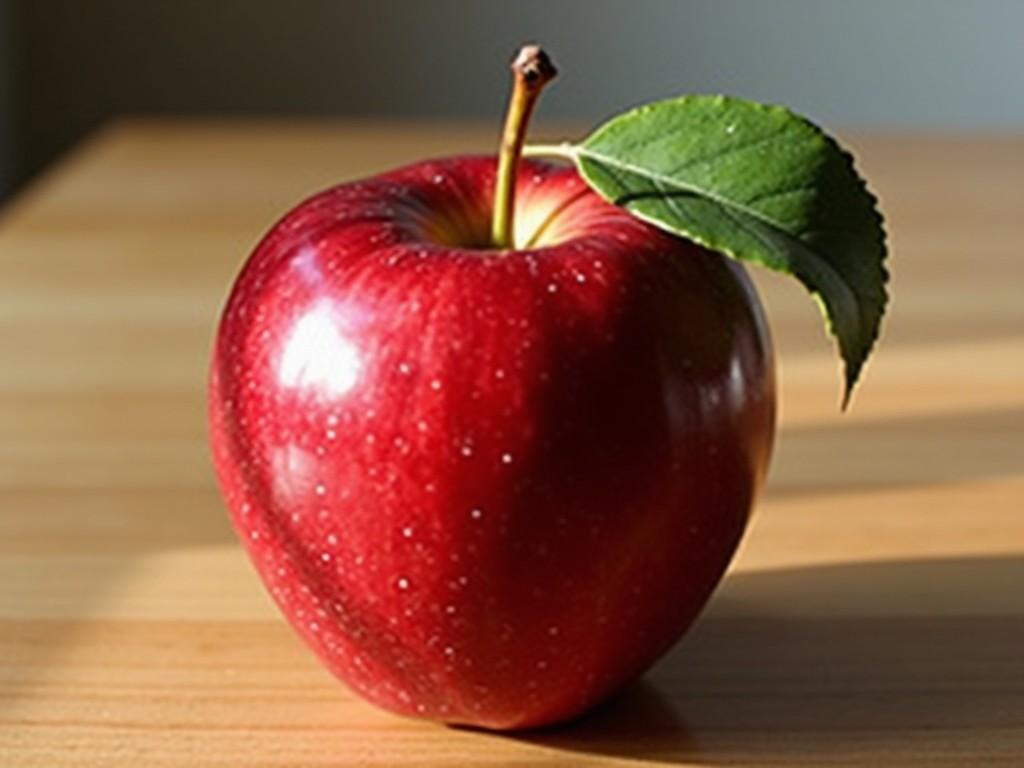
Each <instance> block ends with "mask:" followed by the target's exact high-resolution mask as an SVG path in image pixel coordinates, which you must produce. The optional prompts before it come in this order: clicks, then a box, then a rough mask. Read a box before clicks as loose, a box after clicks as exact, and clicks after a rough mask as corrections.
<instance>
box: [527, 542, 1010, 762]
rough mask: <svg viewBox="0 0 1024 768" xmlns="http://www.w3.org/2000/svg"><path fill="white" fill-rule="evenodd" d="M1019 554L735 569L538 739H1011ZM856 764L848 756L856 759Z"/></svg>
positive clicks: (790, 746) (587, 749)
mask: <svg viewBox="0 0 1024 768" xmlns="http://www.w3.org/2000/svg"><path fill="white" fill-rule="evenodd" d="M1022 585H1024V558H1016V557H990V558H965V559H937V560H922V561H894V562H877V563H857V564H851V565H835V566H820V567H803V568H788V569H780V570H772V571H761V572H747V573H737V574H734V575H732V576H730V577H729V578H728V579H727V580H726V582H725V583H724V584H723V585H722V588H721V589H720V591H719V593H718V594H717V596H716V597H715V599H714V600H713V601H712V604H711V605H710V606H709V608H708V611H707V613H706V614H705V616H704V618H703V619H701V620H700V621H699V622H698V624H697V625H696V626H694V627H693V629H692V630H691V631H690V633H689V634H688V635H687V636H686V638H685V639H684V640H683V641H682V642H681V643H680V644H679V645H678V646H676V648H675V649H674V650H673V651H672V652H670V653H669V654H668V655H667V656H666V657H665V658H664V659H662V661H661V662H659V663H658V664H657V665H656V666H655V667H654V669H653V670H652V671H651V672H650V673H649V674H648V675H647V677H646V679H645V680H644V681H643V682H642V683H640V684H637V685H634V686H632V687H630V688H628V689H627V690H626V691H624V692H623V693H622V694H620V695H619V696H618V697H617V698H615V699H613V700H612V701H610V702H609V703H607V704H606V705H605V706H603V707H601V708H599V709H598V710H596V711H595V712H593V713H591V714H589V715H587V716H585V717H583V718H582V719H580V720H577V721H575V722H572V723H569V724H567V725H564V726H561V727H556V728H552V729H549V730H544V731H536V732H531V733H526V734H518V735H516V736H512V737H509V738H517V739H521V740H523V741H525V742H527V743H531V744H535V745H538V746H542V747H546V748H548V749H554V750H558V751H564V752H567V753H575V754H577V755H578V756H580V757H582V756H583V755H591V756H605V757H619V758H630V759H631V760H633V761H637V762H649V763H652V764H659V765H677V764H689V763H692V762H695V761H699V762H701V763H702V764H713V765H739V764H743V765H749V764H752V763H756V764H771V765H790V764H801V765H804V764H810V765H820V764H823V763H824V762H829V763H830V764H831V762H832V761H834V760H842V759H849V758H851V757H852V756H856V757H857V759H858V760H860V761H861V762H863V763H864V764H886V765H892V764H899V763H901V762H911V763H913V764H915V765H918V764H924V763H927V762H928V761H929V760H946V761H948V760H950V759H953V760H956V759H960V760H963V761H964V762H965V764H976V763H977V761H978V760H980V759H981V758H983V757H984V758H985V759H993V760H997V759H1005V760H1007V761H1008V764H1009V762H1012V760H1013V757H1014V756H1016V757H1017V758H1019V757H1020V755H1021V754H1022V753H1024V651H1022V649H1024V590H1022V589H1021V587H1022ZM858 764H860V763H858Z"/></svg>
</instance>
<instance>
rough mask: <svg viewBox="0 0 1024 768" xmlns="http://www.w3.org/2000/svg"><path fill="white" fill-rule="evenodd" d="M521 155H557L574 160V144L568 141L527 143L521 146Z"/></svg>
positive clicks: (561, 158) (560, 157) (562, 158)
mask: <svg viewBox="0 0 1024 768" xmlns="http://www.w3.org/2000/svg"><path fill="white" fill-rule="evenodd" d="M523 157H557V158H559V159H560V160H568V161H570V162H575V160H576V145H575V144H573V143H572V142H570V141H563V142H560V143H558V144H527V145H526V146H525V147H523Z"/></svg>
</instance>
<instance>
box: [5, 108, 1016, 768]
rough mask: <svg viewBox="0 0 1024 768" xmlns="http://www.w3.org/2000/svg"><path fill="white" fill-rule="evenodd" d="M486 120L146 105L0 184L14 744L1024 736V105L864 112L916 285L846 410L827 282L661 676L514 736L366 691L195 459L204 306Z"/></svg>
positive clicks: (923, 757)
mask: <svg viewBox="0 0 1024 768" xmlns="http://www.w3.org/2000/svg"><path fill="white" fill-rule="evenodd" d="M493 140H494V136H493V128H492V127H491V126H472V125H464V124H456V125H444V124H432V125H421V126H410V125H407V124H382V123H366V124H358V123H344V124H296V123H265V124H259V123H241V124H234V123H212V122H192V123H187V122H178V123H175V122H149V123H146V122H132V123H124V124H120V125H117V126H114V127H112V128H110V129H108V130H106V131H104V132H102V133H100V134H99V135H97V136H95V137H94V138H93V139H92V140H90V141H89V142H87V143H86V144H85V145H84V146H83V147H81V148H80V149H79V150H77V151H76V152H74V153H73V154H72V155H71V156H69V157H67V158H66V159H65V160H64V161H63V162H61V163H60V164H59V165H58V166H57V167H56V169H55V170H53V171H52V172H51V173H49V174H48V175H47V176H46V177H44V178H43V179H42V180H41V181H39V182H38V183H37V184H36V185H35V186H34V187H32V188H31V189H30V190H29V191H28V192H27V193H26V194H25V195H23V196H22V197H21V198H20V199H18V200H17V201H16V202H15V203H14V204H13V205H11V206H9V207H8V209H7V210H6V211H5V212H4V213H3V215H2V217H0V349H2V350H3V360H4V363H3V365H2V366H0V765H2V766H5V767H6V766H18V767H19V768H20V767H21V766H26V767H27V766H40V767H41V768H42V767H45V768H55V767H59V766H126V765H146V766H172V765H173V766H243V765H245V766H255V765H260V766H312V765H324V766H356V765H368V766H449V765H479V766H568V765H572V766H577V765H588V766H589V765H637V766H641V765H643V766H646V765H666V766H669V765H810V766H823V765H845V766H854V765H857V766H859V765H864V766H877V765H907V766H925V765H928V766H932V765H970V766H976V765H996V764H1005V765H1020V764H1022V761H1024V515H1022V512H1024V439H1022V438H1024V294H1022V284H1024V257H1022V256H1024V254H1022V246H1021V241H1022V236H1021V222H1022V221H1024V195H1022V192H1021V190H1022V189H1024V138H1019V137H1018V138H1015V137H998V136H989V137H977V136H975V137H972V136H965V137H960V138H956V137H928V136H919V135H904V136H860V135H854V136H852V137H850V143H852V145H853V146H854V148H855V149H856V150H857V154H858V158H859V163H860V165H861V167H862V169H863V170H864V172H865V173H866V175H867V176H868V177H869V178H870V179H871V180H872V185H873V186H874V187H875V188H876V190H877V191H878V192H879V194H880V197H881V198H882V202H883V206H884V209H885V211H886V214H887V218H888V221H889V227H890V232H891V243H892V250H893V253H894V256H893V261H892V268H893V293H894V296H895V302H894V305H893V311H892V314H891V315H890V318H889V320H888V322H887V324H886V329H885V338H884V341H883V343H882V345H881V348H880V349H879V351H878V354H877V357H876V358H875V359H874V360H873V361H872V362H871V364H870V365H869V368H868V371H867V375H866V377H865V380H864V382H863V384H862V386H861V389H860V391H859V392H858V394H857V396H856V402H855V403H854V407H853V410H852V412H851V413H849V414H846V415H842V414H840V413H839V412H838V409H837V403H838V398H839V376H838V368H837V362H836V358H835V355H834V353H833V351H832V349H831V345H830V344H829V342H828V341H827V340H826V339H825V338H824V335H823V333H822V331H821V323H820V320H819V318H818V316H817V313H816V310H815V308H814V307H813V305H812V304H811V303H810V302H809V301H807V299H806V297H805V296H804V295H803V294H802V293H801V290H800V289H799V288H798V287H795V286H791V285H789V284H788V283H787V281H785V280H782V279H780V278H777V277H774V276H771V275H765V274H758V275H757V279H758V282H759V286H760V287H761V289H762V291H763V295H764V297H765V301H766V303H767V305H768V311H769V314H770V317H771V320H772V325H773V330H774V333H775V337H776V341H777V346H778V351H779V356H780V367H781V377H782V381H781V387H782V431H781V436H780V441H779V446H778V453H777V457H776V461H775V465H774V469H773V473H772V477H771V480H770V486H769V488H768V491H767V493H766V496H765V498H764V499H763V501H762V503H761V504H760V506H759V509H758V511H757V514H756V518H755V522H754V525H753V526H752V529H751V531H750V532H749V534H748V536H747V539H746V542H745V544H744V547H743V549H742V552H741V554H740V557H739V558H738V560H737V562H736V563H735V565H734V567H733V569H732V571H731V573H730V575H729V577H728V578H727V580H726V581H725V583H724V584H723V585H722V587H721V588H720V590H719V592H718V593H717V595H716V597H715V598H714V600H713V602H712V604H711V606H710V607H709V609H708V611H707V612H706V614H705V615H704V617H703V618H702V620H701V621H700V622H699V624H698V625H697V626H696V627H695V628H694V630H693V631H692V632H691V633H690V634H689V635H688V636H687V638H686V639H685V640H684V641H683V642H682V643H681V644H680V645H679V646H678V647H677V648H676V649H675V650H674V651H673V652H672V653H671V654H670V655H669V656H668V657H667V658H666V659H665V660H664V661H663V662H661V663H660V664H659V665H658V667H657V668H656V669H655V670H654V671H653V672H652V673H651V674H650V675H649V676H648V677H647V679H646V681H645V682H643V683H641V684H639V685H637V686H634V687H633V688H631V689H630V690H628V691H626V692H625V693H624V694H623V695H622V696H621V697H619V698H618V699H616V700H614V701H613V702H611V703H610V704H608V705H607V706H606V707H604V708H603V709H601V710H599V711H598V712H596V713H594V714H593V715H591V716H589V717H588V718H586V719H584V720H583V721H581V722H579V723H576V724H573V725H571V726H568V727H564V728H560V729H555V730H550V731H545V732H540V733H533V734H526V735H518V736H514V737H513V736H496V735H490V734H485V733H479V732H473V731H467V730H455V729H446V728H443V727H440V726H436V725H432V724H426V723H417V722H412V721H406V720H401V719H398V718H395V717H392V716H390V715H387V714H384V713H381V712H378V711H376V710H374V709H372V708H370V707H369V706H367V705H365V704H363V703H362V702H360V701H358V700H356V699H355V698H353V697H352V696H351V695H350V694H348V693H347V692H346V691H345V690H344V689H343V688H342V687H341V686H340V685H339V684H337V683H336V682H334V681H333V679H331V678H330V677H329V676H328V675H327V673H326V672H324V671H323V670H322V669H321V668H320V667H319V666H318V665H317V664H316V663H315V662H314V661H313V660H312V658H311V657H310V656H309V654H308V653H307V652H306V651H305V650H304V648H302V647H301V646H300V645H299V643H298V641H297V640H296V639H295V638H294V637H293V636H292V634H291V632H290V630H289V629H288V628H287V627H286V626H285V625H284V623H283V622H282V621H281V620H279V619H278V617H277V615H276V613H275V611H274V609H273V607H272V606H271V605H270V604H269V601H268V600H267V598H266V597H265V596H264V595H263V593H262V591H261V589H260V587H259V586H258V584H257V581H256V578H255V576H254V575H253V573H252V572H251V571H250V569H249V567H248V565H247V563H246V562H245V560H244V556H243V554H242V551H241V549H240V548H239V547H238V546H237V545H236V544H235V542H234V540H233V537H232V534H231V532H230V530H229V527H228V525H227V523H226V520H225V516H224V514H223V511H222V509H221V506H220V503H219V500H218V498H217V494H216V491H215V490H214V487H213V481H212V476H211V473H210V469H209V466H208V462H207V459H206V448H205V440H204V429H205V422H204V405H203V391H202V388H203V379H204V375H205V366H206V359H207V354H208V349H209V344H210V338H211V333H212V327H213V322H214V318H215V316H216V313H217V311H218V308H219V305H220V302H221V301H222V299H223V297H224V294H225V291H226V289H227V286H228V285H229V282H230V280H231V278H232V276H233V274H234V272H235V270H236V269H237V268H238V266H239V264H240V262H241V260H242V259H243V258H244V256H245V255H246V253H247V252H248V250H249V249H250V248H251V246H252V245H253V243H254V241H255V239H256V238H257V237H258V236H259V235H260V234H261V232H262V231H263V230H264V229H265V228H266V227H267V226H268V225H269V223H270V222H271V221H272V220H273V219H274V218H275V217H276V216H278V215H279V214H280V213H282V212H283V211H284V210H285V209H286V208H287V207H289V206H290V205H291V204H293V203H294V202H295V201H296V200H298V199H299V198H301V197H303V196H305V195H307V194H309V193H311V192H312V191H315V190H317V189H319V188H321V187H324V186H326V185H328V184H331V183H334V182H337V181H340V180H344V179H348V178H353V177H356V176H360V175H364V174H370V173H373V172H376V171H379V170H381V169H384V168H387V167H390V166H394V165H396V164H399V163H403V162H407V161H413V160H416V159H419V158H421V157H424V156H428V155H435V154H446V153H454V152H465V151H490V149H491V145H492V143H493Z"/></svg>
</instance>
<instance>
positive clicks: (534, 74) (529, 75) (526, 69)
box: [491, 43, 558, 249]
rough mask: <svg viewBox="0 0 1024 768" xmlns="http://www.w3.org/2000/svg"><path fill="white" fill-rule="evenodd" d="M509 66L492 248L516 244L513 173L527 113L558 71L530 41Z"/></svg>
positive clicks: (499, 155) (519, 153)
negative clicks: (509, 81) (506, 109)
mask: <svg viewBox="0 0 1024 768" xmlns="http://www.w3.org/2000/svg"><path fill="white" fill-rule="evenodd" d="M510 66H511V69H512V78H513V80H512V94H511V96H510V97H509V102H508V111H507V112H506V113H505V127H504V128H503V130H502V133H501V150H500V152H499V153H498V173H497V176H496V177H495V182H494V211H493V214H492V218H491V242H492V244H493V246H494V247H495V248H502V249H504V248H512V247H514V245H515V237H514V233H515V205H516V177H517V176H518V171H519V159H520V157H522V154H523V142H524V141H525V140H526V128H527V125H528V124H529V122H530V115H531V113H532V112H533V108H534V106H535V105H536V104H537V99H538V98H539V97H540V92H541V91H542V90H544V86H546V85H547V84H548V83H550V82H551V81H552V80H554V79H555V76H556V75H557V74H558V70H557V69H555V65H554V64H553V63H552V62H551V59H550V57H549V56H548V55H547V54H546V53H545V52H544V50H543V49H542V48H541V47H540V46H539V45H535V44H532V43H531V44H527V45H524V46H523V47H522V48H520V49H519V52H518V53H517V54H516V56H515V58H513V59H512V62H511V65H510Z"/></svg>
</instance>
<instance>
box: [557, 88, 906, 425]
mask: <svg viewBox="0 0 1024 768" xmlns="http://www.w3.org/2000/svg"><path fill="white" fill-rule="evenodd" d="M571 155H572V157H573V159H574V160H575V162H576V165H577V167H578V169H579V171H580V173H581V175H582V176H583V177H584V178H585V179H586V180H587V182H588V183H589V184H590V185H591V186H592V187H594V189H596V190H597V192H598V193H599V194H601V195H602V196H603V197H605V198H606V199H608V200H610V201H612V202H613V203H616V204H617V205H621V206H624V207H625V208H627V209H628V210H629V211H631V212H632V213H634V214H635V215H636V216H638V217H640V218H642V219H644V220H646V221H648V222H651V223H652V224H655V225H656V226H659V227H661V228H662V229H666V230H668V231H669V232H671V233H673V234H676V235H681V236H683V237H686V238H688V239H690V240H693V241H695V242H697V243H699V244H701V245H703V246H705V247H707V248H710V249H713V250H715V251H720V252H722V253H724V254H726V255H728V256H731V257H733V258H736V259H740V260H743V261H752V262H756V263H758V264H762V265H764V266H766V267H768V268H769V269H773V270H776V271H778V272H783V273H786V274H790V275H794V276H795V277H796V278H797V279H798V280H800V282H801V283H803V284H804V286H806V288H807V289H808V290H809V291H810V292H811V293H812V294H813V295H814V296H815V297H816V298H817V299H818V300H819V304H820V305H821V306H822V308H823V311H824V314H825V319H826V324H827V326H828V328H829V331H830V332H831V333H832V334H833V335H835V336H836V338H837V341H838V345H839V351H840V354H841V355H842V357H843V360H844V362H845V368H846V371H845V392H844V398H843V406H844V407H845V406H846V404H847V402H848V401H849V397H850V394H851V392H852V390H853V386H854V384H855V383H856V381H857V378H858V376H859V374H860V371H861V368H862V367H863V365H864V362H865V360H866V359H867V356H868V354H869V352H870V351H871V348H872V346H873V345H874V342H875V339H876V338H877V337H878V331H879V326H880V323H881V319H882V315H883V313H884V312H885V306H886V301H887V296H886V291H885V283H886V280H887V279H888V275H887V273H886V270H885V266H884V263H883V262H884V260H885V255H886V247H885V231H884V229H883V226H882V217H881V215H880V214H879V213H878V211H877V210H876V207H875V198H874V197H873V196H872V195H871V193H870V192H869V191H868V190H867V187H866V186H865V184H864V181H863V180H862V179H861V178H860V177H859V176H858V175H857V172H856V171H855V170H854V167H853V159H852V157H851V156H850V155H849V154H848V153H846V152H844V151H843V150H842V149H841V148H840V147H839V145H838V144H837V143H836V142H835V140H833V139H832V138H830V137H829V136H827V135H826V134H825V133H824V132H822V130H821V129H820V128H818V127H817V126H815V125H814V124H812V123H811V122H809V121H808V120H806V119H804V118H802V117H800V116H798V115H795V114H793V113H792V112H790V111H789V110H787V109H784V108H782V107H772V106H765V105H763V104H757V103H753V102H749V101H744V100H741V99H734V98H727V97H724V96H682V97H680V98H676V99H669V100H667V101H661V102H656V103H653V104H648V105H647V106H643V107H640V108H638V109H634V110H632V111H630V112H627V113H625V114H623V115H619V116H618V117H615V118H612V119H611V120H610V121H608V122H607V123H605V124H604V125H602V126H601V127H600V128H598V129H597V130H596V131H595V132H594V133H592V134H591V135H590V136H589V137H588V138H587V139H586V140H584V141H583V142H582V143H581V144H579V145H577V146H575V147H572V148H571Z"/></svg>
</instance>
